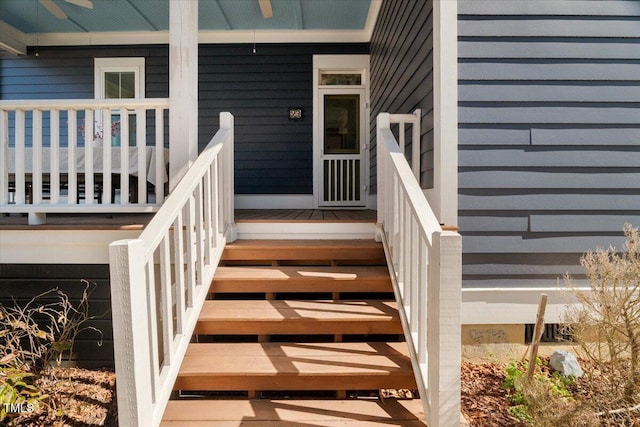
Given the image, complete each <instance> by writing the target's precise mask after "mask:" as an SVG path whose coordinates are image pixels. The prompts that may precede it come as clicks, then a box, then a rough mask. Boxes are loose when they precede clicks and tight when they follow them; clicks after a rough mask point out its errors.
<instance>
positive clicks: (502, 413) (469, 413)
mask: <svg viewBox="0 0 640 427" xmlns="http://www.w3.org/2000/svg"><path fill="white" fill-rule="evenodd" d="M504 378H505V373H504V367H503V366H500V365H498V364H495V363H468V362H465V363H463V364H462V400H461V407H462V413H463V415H464V416H465V418H466V419H467V421H468V422H469V424H470V425H471V427H484V426H492V427H495V426H509V427H521V426H523V427H524V426H527V424H524V423H522V422H519V421H518V420H516V419H514V418H513V417H511V416H510V415H509V414H508V413H507V409H508V408H509V406H511V405H510V403H509V400H508V399H507V392H506V391H505V389H504V388H503V387H502V383H503V382H504Z"/></svg>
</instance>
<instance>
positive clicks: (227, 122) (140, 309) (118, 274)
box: [109, 113, 236, 427]
mask: <svg viewBox="0 0 640 427" xmlns="http://www.w3.org/2000/svg"><path fill="white" fill-rule="evenodd" d="M233 139H234V132H233V116H232V115H231V114H229V113H221V114H220V130H219V131H218V132H217V133H216V135H215V136H214V137H213V139H212V140H211V142H209V144H208V145H207V147H206V148H205V149H204V151H203V152H202V153H201V154H200V156H199V157H198V158H197V160H196V161H195V162H194V163H193V165H192V166H191V167H190V168H189V170H188V171H187V173H186V174H185V176H184V177H183V178H182V179H181V180H180V182H179V183H178V185H177V186H176V187H175V188H174V189H173V191H172V192H171V194H170V195H169V197H168V198H167V200H166V201H165V202H164V204H163V205H162V207H161V208H160V210H159V211H158V213H157V214H156V215H155V216H154V218H153V219H152V220H151V222H150V223H149V225H148V226H147V227H146V228H145V230H144V231H143V232H142V233H141V235H140V237H139V238H138V239H132V240H120V241H116V242H113V243H111V245H110V247H109V257H110V274H111V305H112V307H113V309H112V315H113V337H114V352H115V365H116V376H117V379H118V380H117V399H118V422H119V425H120V426H121V427H134V426H136V427H138V426H139V427H148V426H153V427H155V426H158V425H159V424H160V421H161V420H162V416H163V413H164V410H165V407H166V405H167V402H168V400H169V397H170V395H171V392H172V390H173V385H174V383H175V380H176V377H177V374H178V370H179V369H180V364H181V363H182V359H183V358H184V354H185V352H186V349H187V345H188V344H189V341H190V340H191V336H192V333H193V330H194V328H195V325H196V322H197V320H198V316H199V314H200V310H201V309H202V305H203V303H204V300H205V299H206V296H207V293H208V292H209V285H210V283H211V280H212V278H213V275H214V272H215V270H216V268H217V266H218V263H219V261H220V257H221V256H222V251H223V250H224V246H225V244H226V242H228V241H232V240H234V239H235V234H236V231H235V223H234V212H233V196H234V194H233Z"/></svg>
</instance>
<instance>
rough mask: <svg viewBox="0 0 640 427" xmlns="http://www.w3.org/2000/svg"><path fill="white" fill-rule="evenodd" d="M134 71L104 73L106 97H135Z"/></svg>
mask: <svg viewBox="0 0 640 427" xmlns="http://www.w3.org/2000/svg"><path fill="white" fill-rule="evenodd" d="M135 82H136V78H135V73H134V72H106V73H104V97H105V98H107V99H121V98H135V96H136V88H135Z"/></svg>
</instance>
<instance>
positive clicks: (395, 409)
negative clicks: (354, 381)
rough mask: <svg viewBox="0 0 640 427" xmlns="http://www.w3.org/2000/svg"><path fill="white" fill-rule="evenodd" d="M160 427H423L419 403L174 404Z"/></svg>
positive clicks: (234, 402) (255, 402)
mask: <svg viewBox="0 0 640 427" xmlns="http://www.w3.org/2000/svg"><path fill="white" fill-rule="evenodd" d="M161 426H163V427H204V426H208V427H236V426H256V427H258V426H266V427H277V426H280V427H293V426H300V427H302V426H325V427H333V426H355V427H359V426H370V427H374V426H404V427H418V426H420V427H424V426H426V423H425V422H424V412H423V409H422V405H421V403H420V400H417V399H414V400H395V399H385V400H356V399H351V400H267V399H264V400H262V399H261V400H249V399H245V400H174V401H170V402H169V404H168V405H167V409H166V411H165V413H164V418H163V420H162V424H161Z"/></svg>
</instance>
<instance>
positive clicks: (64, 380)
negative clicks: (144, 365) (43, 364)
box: [9, 368, 117, 427]
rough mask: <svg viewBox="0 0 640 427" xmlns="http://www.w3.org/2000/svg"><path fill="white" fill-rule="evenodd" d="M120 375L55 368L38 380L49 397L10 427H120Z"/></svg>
mask: <svg viewBox="0 0 640 427" xmlns="http://www.w3.org/2000/svg"><path fill="white" fill-rule="evenodd" d="M115 380H116V375H115V373H114V372H111V371H105V370H87V369H80V368H51V369H49V370H48V371H47V373H46V374H45V375H44V376H42V377H41V378H39V379H38V380H37V381H36V385H37V387H38V388H39V389H40V390H41V392H42V393H43V394H46V395H48V396H49V398H48V399H43V402H42V403H41V404H38V405H37V407H36V408H35V411H34V412H31V413H29V412H23V413H21V414H20V415H19V416H18V417H17V418H14V419H13V420H11V422H10V424H9V425H10V426H30V427H31V426H33V427H35V426H52V427H79V426H108V427H112V426H117V412H116V399H115V395H116V390H115Z"/></svg>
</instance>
